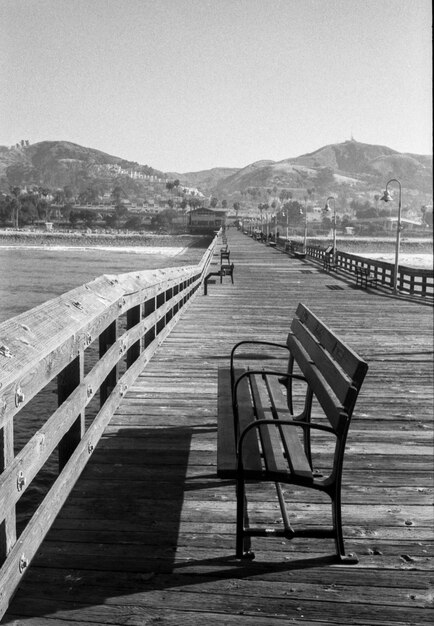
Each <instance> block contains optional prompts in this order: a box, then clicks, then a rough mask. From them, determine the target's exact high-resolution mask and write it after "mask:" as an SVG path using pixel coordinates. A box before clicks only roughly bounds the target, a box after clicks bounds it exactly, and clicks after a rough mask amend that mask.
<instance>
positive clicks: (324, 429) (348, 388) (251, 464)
mask: <svg viewBox="0 0 434 626" xmlns="http://www.w3.org/2000/svg"><path fill="white" fill-rule="evenodd" d="M247 345H249V346H250V351H251V350H252V346H253V348H254V347H255V346H257V348H258V349H259V346H265V347H266V348H265V349H266V350H271V351H274V352H275V351H276V350H277V351H279V350H280V353H281V354H282V350H283V351H284V352H283V355H284V356H285V355H287V356H285V360H286V358H288V362H287V366H286V369H285V371H284V372H277V371H273V369H270V368H269V367H265V368H263V369H248V368H244V367H243V368H239V367H236V365H235V362H236V359H241V358H243V355H242V353H241V352H240V348H241V346H247ZM268 346H269V348H268ZM261 349H262V350H263V349H264V348H261ZM249 358H250V359H252V355H251V352H250V357H249V354H247V355H244V360H246V359H247V360H248V359H249ZM294 366H295V367H296V372H295V371H294ZM367 369H368V366H367V364H366V363H365V361H363V360H362V359H361V358H360V357H359V356H358V355H357V354H356V353H355V352H353V351H352V350H351V348H349V347H348V346H347V345H346V344H345V343H344V342H343V341H342V340H340V339H339V338H338V337H337V336H336V335H335V334H334V333H333V332H332V331H331V330H330V329H329V328H328V327H327V326H326V325H325V324H324V323H323V322H322V321H321V320H320V319H319V318H318V317H316V315H314V314H313V313H312V312H311V311H310V310H309V309H308V308H306V307H305V306H304V305H303V304H299V305H298V308H297V311H296V314H295V317H294V319H293V320H292V323H291V332H290V333H289V335H288V338H287V342H286V344H278V343H272V342H268V341H241V342H239V343H238V344H236V345H235V346H234V348H233V349H232V352H231V356H230V366H229V367H220V368H219V371H218V442H217V475H218V476H219V477H220V478H225V479H235V480H236V482H237V489H236V494H237V520H236V527H237V529H236V556H237V558H242V557H245V558H254V554H253V553H252V552H251V551H250V546H251V541H250V540H251V537H252V536H269V535H271V536H278V537H286V538H287V539H292V538H293V537H296V536H302V537H332V538H334V540H335V545H336V554H337V557H338V560H339V561H340V562H346V563H356V562H357V557H356V556H355V555H348V556H346V555H345V549H344V540H343V533H342V520H341V479H342V476H341V475H342V464H343V458H344V451H345V442H346V438H347V433H348V429H349V426H350V420H351V415H352V412H353V409H354V405H355V403H356V399H357V396H358V393H359V391H360V388H361V386H362V383H363V379H364V377H365V375H366V372H367ZM294 391H295V393H294ZM300 398H301V399H300ZM295 400H297V401H295ZM313 401H314V403H313ZM295 405H297V406H295ZM312 405H313V406H315V416H313V415H312ZM324 417H326V418H327V419H324ZM312 431H319V432H320V434H321V433H322V437H321V447H322V450H324V445H325V443H324V436H325V435H326V436H327V439H330V440H332V442H334V453H333V460H332V462H331V464H330V467H329V468H328V469H325V468H324V467H323V465H324V460H323V459H322V460H320V465H319V467H320V468H321V471H322V472H323V473H324V474H325V475H324V476H323V475H322V474H318V472H317V471H315V469H314V463H315V462H318V460H317V457H316V454H315V451H316V447H315V446H312V445H311V432H312ZM299 433H300V434H301V435H302V436H301V437H300V436H299ZM246 481H271V482H274V483H275V486H276V490H277V496H278V500H279V504H280V508H281V512H282V519H283V527H282V528H281V529H275V528H274V527H273V528H272V529H270V528H250V527H249V520H248V513H247V499H246ZM280 483H286V484H294V485H298V486H301V487H306V488H309V489H314V490H318V491H323V492H325V493H327V494H328V495H329V496H330V498H331V502H332V521H333V526H332V528H324V527H321V528H307V529H299V530H298V531H295V530H294V529H293V528H292V526H291V524H290V521H289V518H288V514H287V511H286V506H285V501H284V497H283V493H282V488H281V485H280Z"/></svg>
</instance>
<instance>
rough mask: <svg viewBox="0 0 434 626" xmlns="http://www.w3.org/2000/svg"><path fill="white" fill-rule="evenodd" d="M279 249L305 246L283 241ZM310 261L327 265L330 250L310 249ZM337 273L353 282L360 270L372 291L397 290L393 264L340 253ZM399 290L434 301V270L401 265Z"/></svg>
mask: <svg viewBox="0 0 434 626" xmlns="http://www.w3.org/2000/svg"><path fill="white" fill-rule="evenodd" d="M277 244H278V247H279V248H281V249H283V250H285V251H286V252H289V253H290V254H291V253H292V252H301V251H303V244H302V243H301V242H299V241H291V242H287V241H286V239H282V238H280V239H279V240H278V242H277ZM304 251H305V252H306V257H308V258H311V259H314V260H315V261H318V262H319V263H323V262H324V259H325V256H326V249H325V248H323V247H322V246H315V245H308V246H306V250H304ZM335 264H336V269H338V270H340V271H341V272H342V273H344V274H345V275H347V276H349V277H350V278H354V279H355V278H356V277H357V271H356V270H357V268H365V269H366V270H367V271H368V273H369V276H370V284H371V286H372V287H374V288H375V287H377V288H379V287H380V288H385V289H393V273H394V270H395V267H394V264H393V263H388V262H387V261H380V260H376V259H370V258H367V257H362V256H359V255H357V254H351V253H349V252H341V251H340V250H337V251H336V256H335ZM397 284H398V290H399V291H400V292H402V293H404V294H408V295H412V296H421V297H423V298H429V299H432V298H434V272H433V270H431V269H423V268H414V267H406V266H405V265H400V266H399V269H398V281H397Z"/></svg>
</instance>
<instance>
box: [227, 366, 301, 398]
mask: <svg viewBox="0 0 434 626" xmlns="http://www.w3.org/2000/svg"><path fill="white" fill-rule="evenodd" d="M255 374H266V375H267V376H279V378H287V379H288V380H292V379H294V378H295V380H302V381H303V382H307V380H306V378H305V377H304V376H302V375H301V374H288V373H287V372H276V371H275V370H246V371H245V372H243V373H242V374H241V376H238V378H237V380H236V381H235V383H234V386H233V398H234V402H235V400H236V397H237V390H238V385H239V383H240V381H241V380H242V379H243V378H247V377H248V376H252V375H255Z"/></svg>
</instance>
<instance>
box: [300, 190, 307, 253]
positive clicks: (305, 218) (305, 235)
mask: <svg viewBox="0 0 434 626" xmlns="http://www.w3.org/2000/svg"><path fill="white" fill-rule="evenodd" d="M301 212H303V210H301ZM306 247H307V201H306V198H305V200H304V237H303V252H304V254H306Z"/></svg>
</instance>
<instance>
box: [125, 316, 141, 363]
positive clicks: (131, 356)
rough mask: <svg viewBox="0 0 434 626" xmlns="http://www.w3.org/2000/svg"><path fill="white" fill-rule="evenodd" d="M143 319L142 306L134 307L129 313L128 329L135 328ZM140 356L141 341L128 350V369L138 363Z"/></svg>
mask: <svg viewBox="0 0 434 626" xmlns="http://www.w3.org/2000/svg"><path fill="white" fill-rule="evenodd" d="M141 318H142V308H141V306H140V304H139V305H138V306H134V307H133V308H132V309H129V310H128V311H127V329H128V330H129V329H130V328H133V326H136V325H137V324H139V323H140V320H141ZM139 356H140V339H139V340H138V341H136V342H135V343H133V345H132V346H131V348H129V349H128V350H127V368H128V367H131V365H132V364H133V363H134V361H136V360H137V359H138V358H139Z"/></svg>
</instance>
